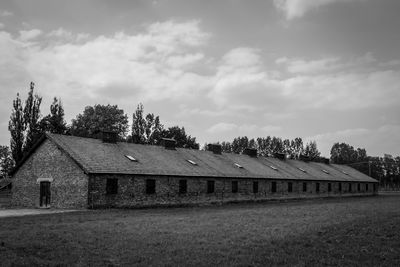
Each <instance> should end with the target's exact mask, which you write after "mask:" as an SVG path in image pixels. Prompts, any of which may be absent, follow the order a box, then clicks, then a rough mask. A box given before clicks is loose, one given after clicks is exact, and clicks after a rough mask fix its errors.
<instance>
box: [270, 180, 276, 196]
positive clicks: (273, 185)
mask: <svg viewBox="0 0 400 267" xmlns="http://www.w3.org/2000/svg"><path fill="white" fill-rule="evenodd" d="M271 192H272V193H275V192H276V182H272V185H271Z"/></svg>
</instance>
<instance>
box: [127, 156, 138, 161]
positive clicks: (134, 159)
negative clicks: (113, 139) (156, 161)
mask: <svg viewBox="0 0 400 267" xmlns="http://www.w3.org/2000/svg"><path fill="white" fill-rule="evenodd" d="M125 157H127V158H128V159H129V160H130V161H134V162H137V161H138V160H137V159H136V158H134V157H132V156H131V155H125Z"/></svg>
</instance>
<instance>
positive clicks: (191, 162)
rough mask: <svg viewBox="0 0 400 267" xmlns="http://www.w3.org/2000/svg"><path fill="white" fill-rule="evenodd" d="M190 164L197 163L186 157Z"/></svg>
mask: <svg viewBox="0 0 400 267" xmlns="http://www.w3.org/2000/svg"><path fill="white" fill-rule="evenodd" d="M187 161H188V162H189V163H190V164H192V165H197V163H196V162H194V161H193V160H191V159H188V160H187Z"/></svg>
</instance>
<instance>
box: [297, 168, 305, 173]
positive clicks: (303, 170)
mask: <svg viewBox="0 0 400 267" xmlns="http://www.w3.org/2000/svg"><path fill="white" fill-rule="evenodd" d="M297 169H299V170H300V171H302V172H307V171H306V170H305V169H302V168H300V167H299V168H297Z"/></svg>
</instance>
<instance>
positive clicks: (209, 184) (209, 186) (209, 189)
mask: <svg viewBox="0 0 400 267" xmlns="http://www.w3.org/2000/svg"><path fill="white" fill-rule="evenodd" d="M214 187H215V182H214V181H207V193H209V194H210V193H214Z"/></svg>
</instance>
